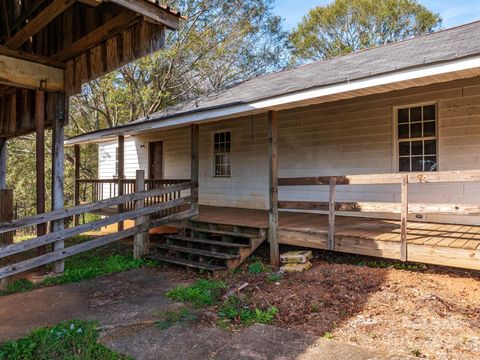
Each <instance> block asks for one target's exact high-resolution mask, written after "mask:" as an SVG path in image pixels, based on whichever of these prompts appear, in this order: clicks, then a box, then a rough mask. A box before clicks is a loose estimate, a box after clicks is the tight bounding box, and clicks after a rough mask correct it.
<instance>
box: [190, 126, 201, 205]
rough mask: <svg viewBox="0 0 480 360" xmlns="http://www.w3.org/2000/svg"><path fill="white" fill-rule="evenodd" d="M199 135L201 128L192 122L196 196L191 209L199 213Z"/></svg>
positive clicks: (192, 177) (193, 184)
mask: <svg viewBox="0 0 480 360" xmlns="http://www.w3.org/2000/svg"><path fill="white" fill-rule="evenodd" d="M198 135H199V128H198V125H197V124H192V127H191V136H192V142H191V145H192V151H191V156H192V159H191V174H190V175H191V176H190V177H191V182H192V188H191V193H192V196H193V197H194V200H192V203H191V209H192V210H193V211H195V212H196V213H197V214H198V172H199V156H198V155H199V153H198Z"/></svg>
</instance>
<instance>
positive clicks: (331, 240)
mask: <svg viewBox="0 0 480 360" xmlns="http://www.w3.org/2000/svg"><path fill="white" fill-rule="evenodd" d="M335 183H336V178H335V177H331V178H330V187H329V195H328V196H329V204H328V250H334V249H335V192H336V188H335Z"/></svg>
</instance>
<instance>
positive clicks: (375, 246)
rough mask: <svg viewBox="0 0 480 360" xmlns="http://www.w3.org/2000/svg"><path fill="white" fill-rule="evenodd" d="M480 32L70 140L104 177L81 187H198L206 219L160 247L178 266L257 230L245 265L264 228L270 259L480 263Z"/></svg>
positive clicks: (358, 59)
mask: <svg viewBox="0 0 480 360" xmlns="http://www.w3.org/2000/svg"><path fill="white" fill-rule="evenodd" d="M479 38H480V22H474V23H470V24H466V25H463V26H459V27H455V28H451V29H447V30H442V31H438V32H435V33H432V34H428V35H424V36H418V37H415V38H412V39H408V40H405V41H399V42H396V43H392V44H388V45H385V46H381V47H376V48H372V49H368V50H364V51H359V52H356V53H353V54H349V55H345V56H340V57H336V58H332V59H327V60H322V61H318V62H315V63H312V64H308V65H304V66H300V67H297V68H294V69H289V70H284V71H280V72H277V73H273V74H269V75H266V76H262V77H258V78H254V79H251V80H249V81H245V82H243V83H241V84H238V85H236V86H233V87H230V88H228V89H225V90H223V91H219V92H218V93H214V94H211V95H208V96H205V97H201V98H198V99H195V100H192V101H187V102H185V103H182V104H180V105H178V106H175V107H172V108H167V109H165V110H163V111H161V112H158V113H154V114H151V115H150V116H148V117H147V118H144V119H139V120H138V121H135V122H133V123H130V124H128V125H125V126H119V127H116V128H110V129H105V130H100V131H96V132H93V133H88V134H82V135H79V136H77V137H75V138H71V139H69V140H67V142H66V144H67V145H75V146H76V148H77V149H78V147H79V146H81V145H82V144H86V143H97V144H98V149H99V151H98V156H99V168H98V173H99V178H100V179H80V180H78V181H77V183H78V187H79V188H80V186H92V189H93V191H92V194H94V196H96V197H97V198H102V197H110V196H113V195H114V194H113V195H112V191H113V193H115V191H116V190H115V186H113V190H112V185H111V184H112V183H116V182H117V179H118V178H120V179H125V181H126V182H128V181H130V182H131V181H133V180H129V178H133V177H134V175H135V171H136V170H138V169H143V170H145V171H146V172H147V173H148V178H149V179H151V180H150V181H152V182H154V181H157V182H158V183H161V182H165V183H168V182H171V181H179V180H180V179H192V181H194V182H195V181H198V185H199V189H198V195H199V204H200V207H199V215H198V216H196V217H194V218H193V219H192V221H191V223H190V224H189V225H188V226H186V227H184V228H181V229H180V230H179V231H180V233H179V234H178V235H174V236H171V237H169V238H168V239H167V240H168V241H167V242H166V243H163V244H161V245H160V246H159V250H158V253H157V255H156V258H159V259H161V260H163V261H166V262H173V263H180V264H185V265H188V266H193V267H202V264H206V263H207V262H208V261H209V259H211V258H215V253H221V254H224V255H225V254H226V253H228V252H227V251H226V250H225V249H227V248H228V245H222V244H219V243H218V242H219V237H220V238H221V239H223V241H229V239H230V240H232V239H235V238H239V239H240V238H242V235H241V234H242V233H243V237H244V238H249V237H250V238H252V237H254V238H255V239H256V240H255V241H250V242H248V241H247V242H246V244H247V245H248V244H250V245H251V246H250V248H249V250H248V251H247V250H245V254H243V255H241V259H243V258H244V257H245V256H248V253H249V251H253V249H254V248H255V247H256V246H258V244H259V243H260V242H261V241H263V239H264V238H268V241H269V242H270V249H271V260H272V264H274V265H278V257H279V256H278V251H279V250H278V249H279V244H290V245H297V246H302V247H307V248H318V249H330V250H335V251H340V252H347V253H355V254H364V255H371V256H378V257H383V258H391V259H401V260H404V261H405V260H408V261H415V262H423V263H429V264H441V265H448V266H454V267H462V268H470V269H477V270H479V269H480V217H479V216H480V205H479V204H480V195H479V191H480V184H479V181H480V45H479V42H478V39H479ZM197 132H198V135H196V133H197ZM192 139H193V140H192ZM196 142H198V144H196ZM192 149H193V151H192ZM192 157H193V159H196V158H198V161H199V165H198V174H195V173H192V172H191V158H192ZM77 200H78V201H80V199H79V198H77ZM252 234H255V235H252ZM225 236H226V237H225ZM202 239H203V240H204V241H203V242H202ZM221 239H220V240H221ZM225 239H226V240H225ZM247 240H248V239H247ZM208 241H210V243H209V242H208ZM230 242H232V241H230ZM197 243H201V244H203V245H205V244H206V245H211V247H210V248H209V249H206V248H203V247H196V246H195V245H196V244H197ZM232 246H235V245H232ZM192 249H193V250H192ZM218 249H220V250H218ZM197 250H198V251H197ZM202 251H203V253H202ZM186 254H187V255H188V254H189V256H187V255H186ZM194 256H197V258H193V257H194ZM225 256H226V255H225ZM218 257H221V255H218ZM192 259H193V260H192ZM227 261H230V262H231V261H232V260H231V259H227ZM234 261H236V263H238V259H235V260H234ZM209 263H210V264H211V263H212V262H209ZM203 266H204V265H203ZM207 268H208V266H207Z"/></svg>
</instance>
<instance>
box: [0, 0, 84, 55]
mask: <svg viewBox="0 0 480 360" xmlns="http://www.w3.org/2000/svg"><path fill="white" fill-rule="evenodd" d="M74 2H75V0H53V2H51V3H50V4H49V5H48V6H47V7H46V8H45V9H43V10H42V11H41V12H40V13H38V15H37V16H35V17H34V18H33V19H30V20H29V21H28V23H27V24H26V25H25V26H24V27H23V28H21V29H20V30H19V31H18V32H17V33H16V34H14V35H13V36H12V37H11V38H10V40H8V41H7V42H6V44H5V45H6V46H8V47H9V48H11V49H18V48H19V47H20V46H22V45H23V44H24V43H25V42H26V41H27V40H28V39H29V38H30V37H32V36H33V35H35V34H36V33H38V32H39V31H40V30H42V29H43V28H44V27H45V26H47V25H48V24H49V23H50V22H51V21H52V20H53V19H55V18H56V17H57V16H58V15H60V14H61V13H62V12H63V11H65V10H66V9H67V8H68V7H69V6H70V5H72V4H73V3H74Z"/></svg>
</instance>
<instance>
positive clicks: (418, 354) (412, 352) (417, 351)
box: [410, 349, 422, 357]
mask: <svg viewBox="0 0 480 360" xmlns="http://www.w3.org/2000/svg"><path fill="white" fill-rule="evenodd" d="M410 353H411V354H412V355H413V356H415V357H421V356H422V353H421V352H420V350H418V349H412V350H410Z"/></svg>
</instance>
